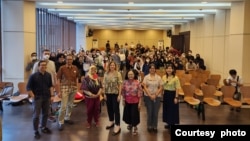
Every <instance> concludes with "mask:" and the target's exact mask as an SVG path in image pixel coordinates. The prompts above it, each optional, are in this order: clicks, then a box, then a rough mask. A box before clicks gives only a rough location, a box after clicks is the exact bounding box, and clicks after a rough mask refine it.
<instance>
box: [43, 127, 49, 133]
mask: <svg viewBox="0 0 250 141" xmlns="http://www.w3.org/2000/svg"><path fill="white" fill-rule="evenodd" d="M41 131H42V132H43V133H45V134H51V130H50V129H49V128H47V127H42V130H41Z"/></svg>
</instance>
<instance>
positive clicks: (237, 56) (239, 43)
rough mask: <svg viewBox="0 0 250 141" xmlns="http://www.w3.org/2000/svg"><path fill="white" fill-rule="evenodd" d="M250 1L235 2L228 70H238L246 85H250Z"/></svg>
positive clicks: (232, 11)
mask: <svg viewBox="0 0 250 141" xmlns="http://www.w3.org/2000/svg"><path fill="white" fill-rule="evenodd" d="M249 16H250V1H248V0H246V1H244V2H233V3H232V8H231V15H230V28H229V29H230V31H229V32H230V33H229V34H230V36H229V37H230V38H229V46H228V56H227V58H226V59H227V60H228V68H227V69H228V70H229V69H236V70H237V72H238V74H239V75H240V76H242V77H243V81H244V83H245V84H250V74H249V70H250V63H249V60H250V55H249V52H250V27H249V24H250V19H249V18H248V17H249Z"/></svg>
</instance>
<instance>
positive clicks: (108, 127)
mask: <svg viewBox="0 0 250 141" xmlns="http://www.w3.org/2000/svg"><path fill="white" fill-rule="evenodd" d="M114 126H115V123H113V124H111V125H108V126H106V129H111V128H113V127H114Z"/></svg>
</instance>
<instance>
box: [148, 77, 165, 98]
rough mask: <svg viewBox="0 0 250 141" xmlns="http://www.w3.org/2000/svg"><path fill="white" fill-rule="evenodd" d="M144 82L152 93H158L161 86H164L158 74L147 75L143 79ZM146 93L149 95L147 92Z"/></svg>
mask: <svg viewBox="0 0 250 141" xmlns="http://www.w3.org/2000/svg"><path fill="white" fill-rule="evenodd" d="M143 83H144V84H145V85H146V87H147V89H148V91H149V92H150V93H156V92H157V91H158V89H159V87H160V86H162V80H161V77H160V76H159V75H157V74H155V76H154V77H151V76H150V74H148V75H146V76H145V77H144V79H143ZM145 95H146V96H148V95H147V94H146V93H145ZM159 96H160V95H159Z"/></svg>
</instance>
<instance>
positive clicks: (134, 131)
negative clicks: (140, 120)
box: [132, 127, 138, 136]
mask: <svg viewBox="0 0 250 141" xmlns="http://www.w3.org/2000/svg"><path fill="white" fill-rule="evenodd" d="M132 134H133V135H134V136H135V135H137V134H138V132H137V127H134V128H133V132H132Z"/></svg>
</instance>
